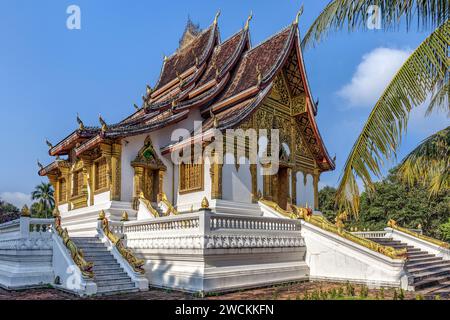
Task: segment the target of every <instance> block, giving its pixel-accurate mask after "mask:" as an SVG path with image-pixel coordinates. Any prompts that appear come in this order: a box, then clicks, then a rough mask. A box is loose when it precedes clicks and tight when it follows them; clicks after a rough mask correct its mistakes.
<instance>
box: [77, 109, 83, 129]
mask: <svg viewBox="0 0 450 320" xmlns="http://www.w3.org/2000/svg"><path fill="white" fill-rule="evenodd" d="M77 122H78V129H80V130H84V123H83V121H82V120H81V119H80V115H79V114H78V113H77Z"/></svg>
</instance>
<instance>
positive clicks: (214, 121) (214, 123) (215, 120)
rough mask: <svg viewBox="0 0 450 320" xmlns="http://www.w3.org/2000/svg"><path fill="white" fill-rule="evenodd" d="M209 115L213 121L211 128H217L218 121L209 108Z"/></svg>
mask: <svg viewBox="0 0 450 320" xmlns="http://www.w3.org/2000/svg"><path fill="white" fill-rule="evenodd" d="M209 115H210V116H211V119H212V121H213V127H214V128H217V127H218V126H219V119H217V117H216V115H215V114H214V113H213V112H212V108H209Z"/></svg>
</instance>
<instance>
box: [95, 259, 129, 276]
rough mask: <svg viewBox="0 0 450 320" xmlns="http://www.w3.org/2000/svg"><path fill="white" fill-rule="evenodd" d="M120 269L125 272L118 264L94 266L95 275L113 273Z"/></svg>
mask: <svg viewBox="0 0 450 320" xmlns="http://www.w3.org/2000/svg"><path fill="white" fill-rule="evenodd" d="M119 269H120V270H123V269H122V267H121V266H120V264H119V263H118V262H116V263H110V264H99V265H95V264H94V268H93V270H94V273H98V272H113V271H114V270H119Z"/></svg>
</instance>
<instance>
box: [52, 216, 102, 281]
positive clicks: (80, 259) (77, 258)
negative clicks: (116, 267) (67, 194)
mask: <svg viewBox="0 0 450 320" xmlns="http://www.w3.org/2000/svg"><path fill="white" fill-rule="evenodd" d="M53 215H54V217H55V231H56V233H57V234H58V235H59V236H60V237H61V239H62V241H63V243H64V245H65V246H66V248H67V249H68V250H69V252H70V256H71V257H72V260H73V262H75V264H76V265H77V266H78V268H79V269H80V271H81V274H82V275H83V276H85V277H88V278H93V277H94V271H93V270H92V269H93V267H94V264H93V263H92V262H87V261H86V260H85V259H84V254H83V251H82V250H81V249H79V248H78V247H77V246H76V245H75V243H74V242H73V241H72V240H71V239H70V237H69V232H68V231H67V228H64V229H63V228H62V227H61V216H60V214H59V211H58V209H55V211H54V212H53Z"/></svg>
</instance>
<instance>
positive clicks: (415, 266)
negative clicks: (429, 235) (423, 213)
mask: <svg viewBox="0 0 450 320" xmlns="http://www.w3.org/2000/svg"><path fill="white" fill-rule="evenodd" d="M370 240H372V241H374V242H377V243H379V244H381V245H385V246H390V247H393V248H395V249H403V248H406V250H407V261H406V270H407V271H408V273H409V274H410V275H411V276H412V278H413V282H412V287H413V288H414V290H415V291H418V293H420V294H422V295H424V296H436V295H439V296H441V297H443V298H444V297H450V261H448V260H443V259H442V258H439V257H437V256H435V255H433V254H430V253H428V252H426V251H422V250H420V249H418V248H415V247H414V246H410V245H407V244H406V243H403V242H401V241H398V240H393V239H392V238H370Z"/></svg>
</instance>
